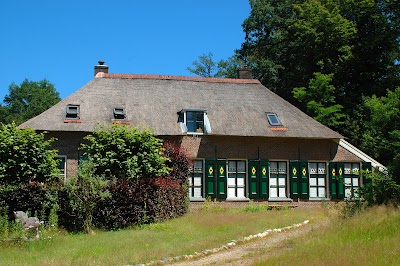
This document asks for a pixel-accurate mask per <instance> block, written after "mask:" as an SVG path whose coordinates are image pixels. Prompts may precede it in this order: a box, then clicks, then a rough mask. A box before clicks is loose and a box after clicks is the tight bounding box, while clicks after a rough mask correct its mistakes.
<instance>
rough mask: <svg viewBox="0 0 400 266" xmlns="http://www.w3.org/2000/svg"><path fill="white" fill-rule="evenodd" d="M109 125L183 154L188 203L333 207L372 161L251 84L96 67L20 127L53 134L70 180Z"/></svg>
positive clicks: (245, 72) (242, 76) (242, 77)
mask: <svg viewBox="0 0 400 266" xmlns="http://www.w3.org/2000/svg"><path fill="white" fill-rule="evenodd" d="M112 123H119V124H128V125H132V126H136V127H148V128H151V129H152V130H153V131H154V133H155V134H156V135H157V136H158V137H159V138H161V139H164V140H166V141H172V142H175V143H176V144H177V145H179V146H181V147H183V148H184V149H185V150H186V151H187V152H188V154H189V155H190V157H191V158H193V159H194V166H193V170H192V173H191V175H190V176H189V186H190V187H189V190H190V191H189V193H190V199H191V200H193V201H196V200H200V201H201V200H204V199H205V198H206V197H211V198H216V199H219V200H227V201H229V200H232V201H235V200H237V201H243V200H249V199H254V200H268V201H292V200H296V201H298V200H300V201H309V200H327V199H330V200H336V199H343V198H345V197H346V196H349V195H350V194H351V193H352V191H354V190H357V189H358V188H359V187H360V186H362V185H363V183H364V182H365V180H363V178H362V176H361V174H360V173H361V170H362V169H369V170H371V166H372V167H381V165H379V163H378V162H376V161H374V160H373V159H372V158H370V157H369V156H367V155H366V154H364V153H362V152H361V151H359V150H358V149H357V148H355V147H353V146H352V145H350V144H349V143H347V142H346V141H345V140H344V137H343V136H342V135H340V134H339V133H337V132H335V131H333V130H331V129H329V128H328V127H326V126H324V125H322V124H321V123H319V122H317V121H315V120H314V119H312V118H311V117H309V116H307V115H306V114H305V113H303V112H302V111H300V110H299V109H297V108H296V107H294V106H293V105H291V104H290V103H288V102H287V101H285V100H283V99H282V98H280V97H279V96H277V95H276V94H275V93H273V92H272V91H270V90H269V89H267V88H266V87H264V86H263V85H262V84H261V83H260V82H259V81H258V80H256V79H252V77H251V71H250V70H249V69H240V70H239V71H238V77H237V78H236V79H225V78H199V77H182V76H162V75H137V74H133V75H132V74H110V73H108V66H107V65H105V64H104V62H101V61H100V62H99V64H98V65H96V66H95V77H94V78H93V79H92V80H91V81H90V82H89V83H87V84H86V85H85V86H83V87H82V88H81V89H79V90H78V91H76V92H75V93H73V94H72V95H70V96H69V97H67V98H65V99H64V100H62V101H61V102H59V103H58V104H56V105H55V106H53V107H52V108H50V109H49V110H47V111H45V112H43V113H42V114H40V115H38V116H36V117H34V118H32V119H30V120H29V121H27V122H25V123H24V124H22V125H21V127H32V128H34V129H36V130H37V131H47V132H48V135H49V136H50V137H55V138H57V139H58V141H56V142H55V144H54V148H55V149H57V150H59V159H60V162H61V163H60V169H61V170H62V174H63V175H64V177H65V178H68V177H69V176H72V175H75V174H76V171H77V165H78V163H79V159H80V157H81V156H82V151H80V150H79V146H80V143H81V142H82V141H83V137H84V136H86V135H87V134H90V133H91V132H93V131H94V130H95V129H96V127H97V126H98V125H107V124H112Z"/></svg>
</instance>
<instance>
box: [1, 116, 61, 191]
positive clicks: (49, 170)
mask: <svg viewBox="0 0 400 266" xmlns="http://www.w3.org/2000/svg"><path fill="white" fill-rule="evenodd" d="M53 141H54V139H50V140H45V135H44V133H39V134H38V133H36V132H35V131H34V130H33V129H30V128H26V129H19V128H17V127H16V125H15V124H10V125H1V126H0V185H2V187H3V189H5V188H7V187H16V186H18V185H20V184H26V183H28V182H29V181H32V182H48V181H52V180H54V179H56V178H57V177H58V175H59V170H58V168H57V161H56V159H55V158H54V157H55V156H56V154H57V151H56V150H50V149H49V147H50V145H51V143H52V142H53Z"/></svg>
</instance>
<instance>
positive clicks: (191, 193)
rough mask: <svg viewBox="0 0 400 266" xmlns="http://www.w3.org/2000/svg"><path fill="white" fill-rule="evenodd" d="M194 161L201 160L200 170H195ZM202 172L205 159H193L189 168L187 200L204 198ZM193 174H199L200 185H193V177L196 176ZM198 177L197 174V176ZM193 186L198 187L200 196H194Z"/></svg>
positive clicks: (203, 171)
mask: <svg viewBox="0 0 400 266" xmlns="http://www.w3.org/2000/svg"><path fill="white" fill-rule="evenodd" d="M196 161H199V162H201V164H202V169H201V171H196V168H195V165H196ZM204 173H205V161H204V159H198V158H197V159H194V160H193V165H192V167H191V168H190V173H189V175H188V190H189V191H188V193H189V200H190V201H196V200H204ZM195 174H200V177H201V178H200V180H201V183H200V185H195V182H194V178H195V177H196V176H195ZM197 177H198V176H197ZM195 188H200V197H195V196H194V194H195V193H194V189H195Z"/></svg>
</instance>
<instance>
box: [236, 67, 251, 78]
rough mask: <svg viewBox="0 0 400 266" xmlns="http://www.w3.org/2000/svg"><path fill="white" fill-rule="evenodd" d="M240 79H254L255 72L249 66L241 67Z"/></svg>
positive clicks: (239, 70)
mask: <svg viewBox="0 0 400 266" xmlns="http://www.w3.org/2000/svg"><path fill="white" fill-rule="evenodd" d="M237 78H238V79H253V72H252V70H251V69H250V68H248V67H241V68H239V69H238V70H237Z"/></svg>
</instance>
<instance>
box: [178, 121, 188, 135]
mask: <svg viewBox="0 0 400 266" xmlns="http://www.w3.org/2000/svg"><path fill="white" fill-rule="evenodd" d="M179 124H181V129H182V133H187V131H188V129H187V126H186V124H185V123H179Z"/></svg>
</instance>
